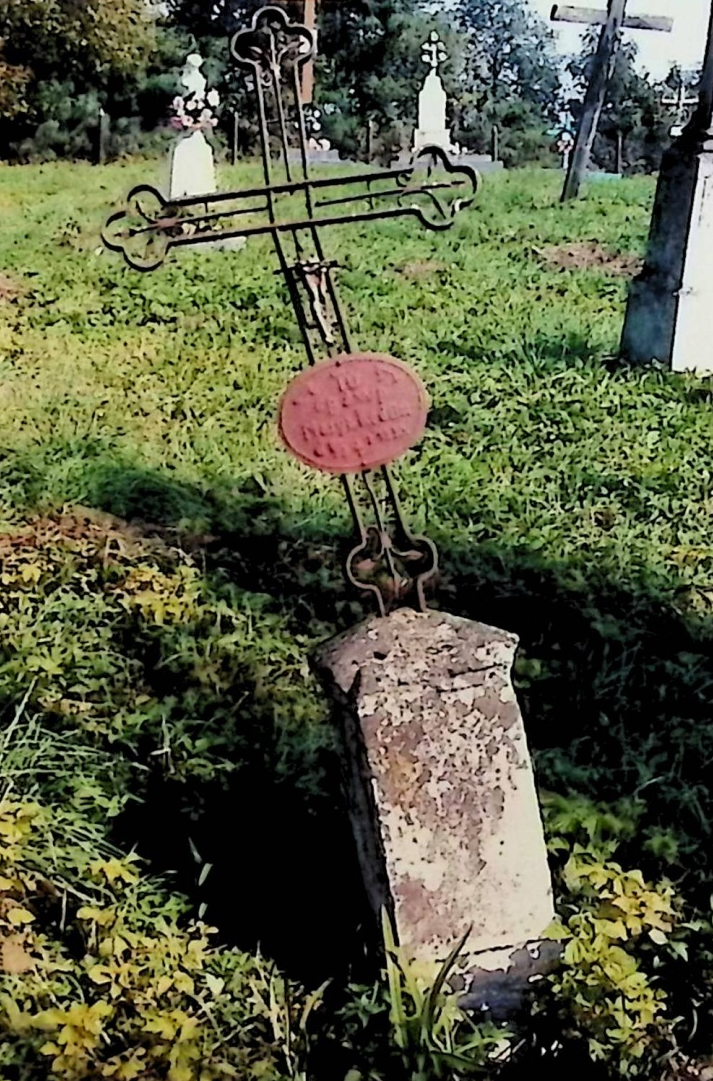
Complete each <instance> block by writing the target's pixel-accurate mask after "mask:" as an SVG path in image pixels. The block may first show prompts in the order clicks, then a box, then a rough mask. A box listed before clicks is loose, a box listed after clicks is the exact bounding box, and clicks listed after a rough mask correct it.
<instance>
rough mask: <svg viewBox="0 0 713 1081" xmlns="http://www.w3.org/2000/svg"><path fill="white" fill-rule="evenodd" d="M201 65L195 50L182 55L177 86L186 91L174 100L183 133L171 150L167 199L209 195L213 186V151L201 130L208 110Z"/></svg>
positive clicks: (214, 179) (214, 176)
mask: <svg viewBox="0 0 713 1081" xmlns="http://www.w3.org/2000/svg"><path fill="white" fill-rule="evenodd" d="M202 66H203V58H202V57H201V56H200V55H199V54H198V53H191V55H190V56H188V57H187V58H186V63H185V67H184V68H183V73H182V75H181V85H182V86H183V87H184V88H185V91H186V93H185V94H184V95H183V97H182V98H177V99H176V101H175V102H174V105H176V108H177V111H178V115H179V122H182V123H184V125H185V126H184V134H183V135H181V137H180V138H179V140H178V142H177V143H176V145H175V146H174V148H173V151H172V153H171V172H170V182H169V186H168V197H169V199H180V198H182V197H183V196H184V195H210V194H212V193H213V192H214V191H215V190H216V188H217V178H216V172H215V162H214V160H213V150H212V148H211V146H210V144H209V142H208V140H207V139H206V137H205V134H204V131H203V128H204V127H206V126H207V125H208V124H209V123H210V121H209V119H208V118H209V115H210V110H209V109H208V107H207V101H206V85H207V84H206V80H205V76H204V75H203V73H202V72H201V67H202ZM216 96H217V95H216ZM213 100H215V96H214V98H213Z"/></svg>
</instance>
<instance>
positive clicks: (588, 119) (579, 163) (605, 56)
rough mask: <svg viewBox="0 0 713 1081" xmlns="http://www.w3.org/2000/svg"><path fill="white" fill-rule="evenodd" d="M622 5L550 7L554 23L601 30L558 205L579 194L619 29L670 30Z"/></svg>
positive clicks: (614, 0) (669, 24) (661, 19)
mask: <svg viewBox="0 0 713 1081" xmlns="http://www.w3.org/2000/svg"><path fill="white" fill-rule="evenodd" d="M626 3H627V0H609V5H608V8H607V10H606V11H599V10H596V9H594V8H576V7H567V6H565V5H562V4H555V6H554V7H553V8H552V16H551V18H552V20H553V21H554V22H571V23H580V24H583V25H585V26H601V27H602V32H601V35H600V37H599V44H598V46H597V52H596V55H595V57H594V63H593V68H592V74H591V78H590V80H589V85H588V87H587V92H586V94H585V97H584V104H583V106H582V116H581V118H580V121H579V128H578V130H577V136H576V138H575V142H574V150H573V151H572V156H571V158H570V162H569V169H568V170H567V178H566V180H565V183H564V189H563V191H562V202H566V201H567V200H569V199H575V198H576V197H577V195H579V189H580V187H581V185H582V181H583V180H584V177H585V174H586V171H587V166H588V164H589V158H590V155H591V152H592V146H593V145H594V137H595V135H596V134H597V127H598V126H599V118H600V117H601V114H602V109H603V108H604V101H605V99H606V94H607V86H608V83H609V78H610V75H611V71H612V66H613V63H614V60H615V58H616V54H617V52H618V49H619V42H620V40H621V33H622V30H660V31H664V32H666V33H670V32H671V30H672V29H673V19H670V18H668V17H665V16H654V15H637V16H627V14H626Z"/></svg>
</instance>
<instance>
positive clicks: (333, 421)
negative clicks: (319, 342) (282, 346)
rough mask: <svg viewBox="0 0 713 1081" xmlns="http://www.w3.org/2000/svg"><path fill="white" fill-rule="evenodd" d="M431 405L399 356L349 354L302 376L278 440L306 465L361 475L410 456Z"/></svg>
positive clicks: (287, 401) (284, 408) (287, 403)
mask: <svg viewBox="0 0 713 1081" xmlns="http://www.w3.org/2000/svg"><path fill="white" fill-rule="evenodd" d="M427 413H428V398H427V396H426V391H425V389H424V386H423V384H422V383H421V380H420V379H419V378H418V376H417V375H416V374H415V372H412V371H411V369H410V368H407V367H406V365H405V364H403V363H402V361H400V360H396V359H395V358H394V357H389V356H383V355H381V354H379V353H345V354H343V355H341V356H338V357H332V358H331V359H330V360H324V361H322V362H321V363H320V364H316V365H315V366H314V367H313V368H307V369H306V370H305V371H303V372H300V374H299V375H298V376H296V377H295V378H294V379H293V380H292V382H291V383H290V385H289V386H288V388H287V390H286V391H285V394H284V396H283V398H282V401H281V403H280V435H281V436H282V439H283V441H284V443H285V444H286V446H287V449H288V450H289V451H290V452H291V453H292V454H294V456H295V457H296V458H299V460H300V461H301V462H304V463H305V464H306V465H311V466H314V468H315V469H322V470H324V471H325V472H326V473H361V472H362V471H363V470H366V469H377V468H378V467H379V466H382V465H387V463H388V462H392V461H393V460H394V458H398V457H399V456H400V455H401V454H404V453H405V452H406V451H407V450H408V449H409V447H412V446H413V444H414V443H416V442H417V441H418V440H419V439H420V437H421V436H422V435H423V430H424V428H425V427H426V416H427Z"/></svg>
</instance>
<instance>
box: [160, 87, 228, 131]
mask: <svg viewBox="0 0 713 1081" xmlns="http://www.w3.org/2000/svg"><path fill="white" fill-rule="evenodd" d="M218 105H220V95H219V94H218V91H217V90H209V91H208V93H207V94H206V95H205V96H204V95H203V94H193V95H191V97H188V98H184V97H181V95H180V94H179V95H178V96H177V97H175V98H174V99H173V103H172V110H173V116H172V117H171V121H170V123H171V127H173V128H176V130H177V131H181V132H184V133H185V134H186V135H193V133H194V132H196V131H203V132H206V131H212V130H213V128H215V127H216V126H217V124H218V118H217V116H216V115H215V112H214V110H215V109H216V108H217V107H218Z"/></svg>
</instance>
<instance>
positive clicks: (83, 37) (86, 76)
mask: <svg viewBox="0 0 713 1081" xmlns="http://www.w3.org/2000/svg"><path fill="white" fill-rule="evenodd" d="M154 29H155V16H154V12H153V10H152V7H151V6H150V4H149V3H148V0H121V2H120V3H118V2H117V0H82V2H81V3H79V2H77V0H0V85H1V87H2V88H1V89H0V154H3V155H4V156H7V155H8V154H9V153H10V152H11V151H12V148H13V147H15V148H17V147H18V146H19V145H21V144H23V143H26V142H27V140H31V139H32V137H33V133H34V132H35V131H36V130H37V129H38V127H41V126H42V125H43V124H45V125H49V127H48V128H47V129H46V133H49V132H55V130H59V126H60V125H61V122H62V121H61V120H60V118H58V117H57V116H54V115H48V112H47V109H48V103H51V102H52V101H54V100H56V101H57V109H58V110H59V112H64V113H66V117H65V120H67V121H69V120H70V118H71V122H72V123H73V124H74V125H75V127H76V126H77V125H80V126H83V127H84V128H86V127H87V124H89V125H90V126H91V124H93V125H96V118H97V111H98V97H97V95H99V94H101V92H102V90H106V89H107V86H108V84H109V82H110V80H111V79H112V78H113V77H118V78H120V79H122V80H126V79H129V78H130V77H131V76H132V75H135V74H137V73H140V72H141V71H142V70H143V68H144V66H145V63H146V60H147V57H148V55H149V54H150V52H151V49H152V48H153V47H154V44H155V36H154ZM52 87H54V88H55V91H54V92H53V91H52V90H50V88H52ZM49 107H50V112H51V108H52V106H51V105H50V106H49ZM87 109H89V110H90V111H91V110H93V115H92V117H91V118H90V120H89V121H87V118H86V117H85V116H83V115H82V113H83V112H86V110H87ZM68 134H69V133H68ZM75 134H76V133H75ZM59 144H61V145H62V146H66V147H67V148H71V149H72V150H73V151H79V152H82V153H85V152H88V151H91V140H90V137H89V136H88V135H87V134H86V132H85V133H84V134H82V135H81V137H78V138H68V140H63V139H60V140H59Z"/></svg>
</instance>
